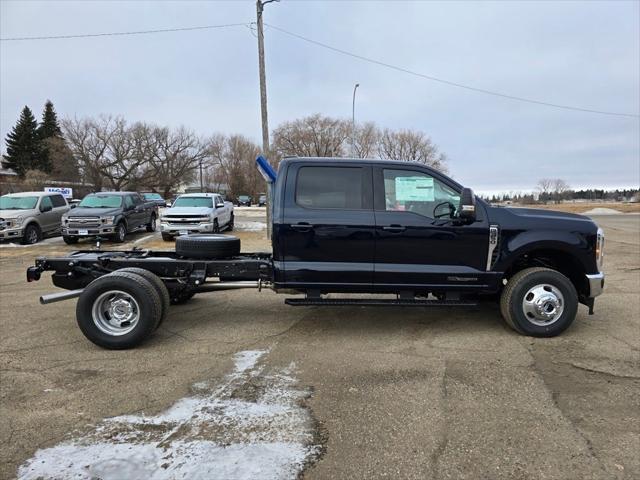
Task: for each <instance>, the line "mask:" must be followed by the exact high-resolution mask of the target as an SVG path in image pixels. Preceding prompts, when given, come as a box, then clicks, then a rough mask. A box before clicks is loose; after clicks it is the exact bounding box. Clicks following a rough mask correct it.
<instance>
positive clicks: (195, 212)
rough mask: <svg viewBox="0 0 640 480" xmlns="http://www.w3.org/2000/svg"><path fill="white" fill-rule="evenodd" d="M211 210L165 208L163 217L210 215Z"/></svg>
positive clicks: (200, 208) (203, 208) (207, 208)
mask: <svg viewBox="0 0 640 480" xmlns="http://www.w3.org/2000/svg"><path fill="white" fill-rule="evenodd" d="M211 212H213V208H209V207H174V208H167V209H166V210H165V211H164V214H163V215H202V216H207V215H211Z"/></svg>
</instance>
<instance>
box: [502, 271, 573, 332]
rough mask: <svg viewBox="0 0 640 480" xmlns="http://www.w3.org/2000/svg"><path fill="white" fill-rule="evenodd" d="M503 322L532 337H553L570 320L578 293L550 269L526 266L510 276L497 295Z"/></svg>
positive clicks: (562, 330)
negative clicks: (500, 293)
mask: <svg viewBox="0 0 640 480" xmlns="http://www.w3.org/2000/svg"><path fill="white" fill-rule="evenodd" d="M500 311H501V313H502V317H503V318H504V320H505V322H506V323H507V324H508V325H509V326H510V327H511V328H512V329H513V330H515V331H516V332H518V333H520V334H523V335H529V336H532V337H555V336H556V335H559V334H561V333H562V332H564V331H565V330H566V329H567V328H569V326H570V325H571V324H572V323H573V321H574V319H575V317H576V314H577V312H578V294H577V292H576V289H575V287H574V286H573V284H572V283H571V280H569V279H568V278H567V277H565V276H564V275H562V274H561V273H560V272H558V271H556V270H551V269H549V268H527V269H525V270H521V271H519V272H518V273H516V274H515V275H514V276H513V277H511V278H510V279H509V282H508V283H507V286H506V287H505V288H504V290H503V292H502V295H501V298H500Z"/></svg>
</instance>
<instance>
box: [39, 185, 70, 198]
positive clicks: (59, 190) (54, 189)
mask: <svg viewBox="0 0 640 480" xmlns="http://www.w3.org/2000/svg"><path fill="white" fill-rule="evenodd" d="M44 191H45V192H47V193H59V194H60V195H62V196H63V197H65V198H73V188H67V187H44Z"/></svg>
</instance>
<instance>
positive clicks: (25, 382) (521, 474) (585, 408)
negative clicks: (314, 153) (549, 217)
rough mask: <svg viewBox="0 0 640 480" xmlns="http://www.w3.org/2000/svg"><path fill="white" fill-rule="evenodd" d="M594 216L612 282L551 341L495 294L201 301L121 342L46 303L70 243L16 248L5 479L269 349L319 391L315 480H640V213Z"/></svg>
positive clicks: (241, 295) (6, 372)
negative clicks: (46, 271) (379, 302)
mask: <svg viewBox="0 0 640 480" xmlns="http://www.w3.org/2000/svg"><path fill="white" fill-rule="evenodd" d="M238 213H239V215H238V220H239V223H240V225H242V222H246V223H245V227H246V228H244V229H242V228H241V229H240V231H239V232H238V235H239V236H240V237H241V238H242V240H243V249H244V250H245V251H255V250H268V244H267V242H266V240H265V238H264V237H265V235H264V233H263V232H260V231H252V230H257V227H258V225H257V223H259V222H261V221H263V219H262V218H261V217H260V215H261V213H260V212H259V211H257V210H255V209H254V210H247V211H246V212H245V213H241V212H238ZM595 220H596V221H597V222H598V223H599V224H600V225H601V226H602V227H603V228H604V229H605V234H606V247H605V254H606V257H605V271H606V273H607V283H606V290H605V293H604V294H603V295H602V296H601V297H600V298H599V299H598V300H597V302H596V313H595V315H593V316H588V315H587V309H586V308H585V307H581V308H580V309H579V313H578V317H577V319H576V321H575V323H574V325H573V326H572V327H571V328H570V329H569V330H568V331H567V332H565V333H564V334H563V335H562V336H560V337H557V338H552V339H533V338H528V337H522V336H519V335H517V334H515V333H514V332H512V331H511V330H509V329H508V328H506V327H505V326H504V325H503V323H502V321H501V320H500V315H499V311H498V308H497V306H495V305H490V304H486V305H481V306H478V307H473V308H466V309H437V310H436V309H433V310H423V309H417V308H416V309H410V308H406V309H402V308H401V309H397V308H386V307H385V308H371V307H341V308H328V307H325V308H316V307H313V308H310V307H287V306H285V305H284V304H283V298H284V297H283V296H281V295H276V294H274V293H272V292H270V291H263V292H261V293H259V292H256V291H249V290H242V291H230V292H217V293H211V294H206V295H201V296H196V297H195V298H194V299H193V300H192V301H191V302H189V303H188V304H185V305H182V306H176V307H172V309H171V310H170V312H169V315H168V318H167V320H166V322H165V323H164V325H163V326H162V327H161V329H160V330H159V331H158V332H157V333H156V335H155V336H154V337H153V338H152V339H151V340H150V341H149V342H147V343H145V344H144V345H143V346H142V347H140V348H137V349H135V350H130V351H119V352H116V351H107V350H102V349H100V348H98V347H96V346H94V345H93V344H91V343H90V342H88V341H87V340H86V339H85V338H84V337H83V336H82V334H81V333H80V331H79V330H78V328H77V326H76V324H75V301H68V302H61V303H56V304H52V305H48V306H41V305H39V303H38V296H39V295H41V294H43V293H49V292H51V291H53V290H54V289H53V287H52V285H51V283H50V280H49V279H48V278H44V279H43V280H41V281H40V282H37V283H33V284H27V283H26V282H25V278H24V270H25V268H26V267H27V266H28V265H30V264H32V262H33V257H35V256H37V255H55V254H59V253H63V252H65V251H69V250H71V249H72V248H71V247H68V246H66V245H64V244H63V243H62V242H61V240H60V239H55V238H54V239H50V240H47V241H46V242H45V244H43V245H38V246H30V247H11V246H7V245H6V244H5V245H0V272H1V273H0V331H1V332H2V335H1V337H0V375H1V377H0V478H12V477H14V476H15V475H16V471H17V468H18V467H19V466H20V465H21V464H23V463H24V462H25V461H26V460H27V459H29V458H30V457H32V456H33V455H34V453H35V452H36V451H37V450H38V449H41V448H46V447H51V446H53V445H56V444H58V443H59V442H61V441H64V440H65V439H68V438H69V437H70V436H72V435H75V434H78V435H80V434H82V433H83V432H86V431H88V430H90V429H91V428H92V425H95V424H97V423H98V422H100V421H101V420H102V419H104V418H106V417H112V416H116V415H125V414H128V415H131V414H139V413H142V412H144V413H145V414H148V415H154V414H158V413H159V412H162V411H163V410H165V409H166V408H167V407H169V406H170V405H172V404H173V403H174V402H176V401H177V400H179V399H181V398H184V397H185V396H187V395H189V394H190V392H192V390H193V387H192V385H193V384H198V382H203V381H211V382H216V381H221V380H222V379H223V378H225V375H227V373H228V372H229V371H230V369H232V368H233V361H234V360H233V358H234V354H236V353H237V352H240V351H247V350H250V351H252V350H260V351H264V352H268V353H266V354H264V357H263V358H264V360H263V361H264V369H266V370H265V371H269V370H270V369H271V370H273V369H278V368H284V367H286V366H287V365H291V364H292V362H293V364H295V372H296V373H295V376H296V379H297V380H296V382H297V385H298V386H299V388H300V389H305V390H306V391H308V392H309V395H307V396H306V397H305V399H304V400H300V403H301V405H302V406H303V407H305V408H306V409H307V410H308V412H309V413H310V415H311V416H312V418H313V429H314V432H315V433H314V442H315V443H316V444H317V445H320V446H321V448H320V450H319V452H320V454H319V455H317V456H316V457H314V459H313V461H310V462H309V463H308V464H307V466H306V469H305V471H304V474H303V476H304V478H309V479H326V478H335V479H344V478H350V479H357V478H362V479H372V478H394V479H396V478H416V479H417V478H420V479H446V478H452V479H464V478H469V479H502V478H504V479H529V478H535V479H538V478H544V479H590V478H593V479H623V478H625V479H637V478H640V419H639V417H640V395H638V393H639V387H640V216H639V215H616V216H614V215H612V216H601V217H597V218H595ZM136 241H137V242H138V243H137V244H138V245H140V246H144V247H145V248H147V247H150V248H160V247H165V248H166V246H167V245H166V244H164V243H163V242H162V241H161V240H160V239H159V238H158V235H157V234H156V235H155V236H149V234H146V233H141V234H136V235H134V236H132V237H131V240H130V241H129V242H128V246H131V245H133V242H136ZM104 246H105V247H107V248H114V249H115V248H121V246H116V245H110V244H106V243H105V244H104ZM169 246H171V244H169ZM75 248H77V247H75ZM261 368H263V367H261ZM257 371H259V370H257ZM256 375H257V374H256ZM265 378H271V377H265ZM274 378H275V377H274ZM245 387H246V386H245ZM245 387H242V388H240V390H242V391H244V394H243V395H245V396H246V397H247V398H249V397H251V395H249V394H247V392H248V391H249V390H248V389H247V388H245ZM227 433H228V432H227Z"/></svg>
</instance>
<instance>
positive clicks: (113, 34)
mask: <svg viewBox="0 0 640 480" xmlns="http://www.w3.org/2000/svg"><path fill="white" fill-rule="evenodd" d="M249 25H250V23H249V22H245V23H228V24H223V25H202V26H197V27H181V28H162V29H158V30H137V31H132V32H108V33H85V34H79V35H49V36H43V37H7V38H0V41H2V42H16V41H25V40H61V39H67V38H91V37H118V36H125V35H147V34H151V33H168V32H188V31H193V30H212V29H215V28H228V27H247V26H249Z"/></svg>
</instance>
